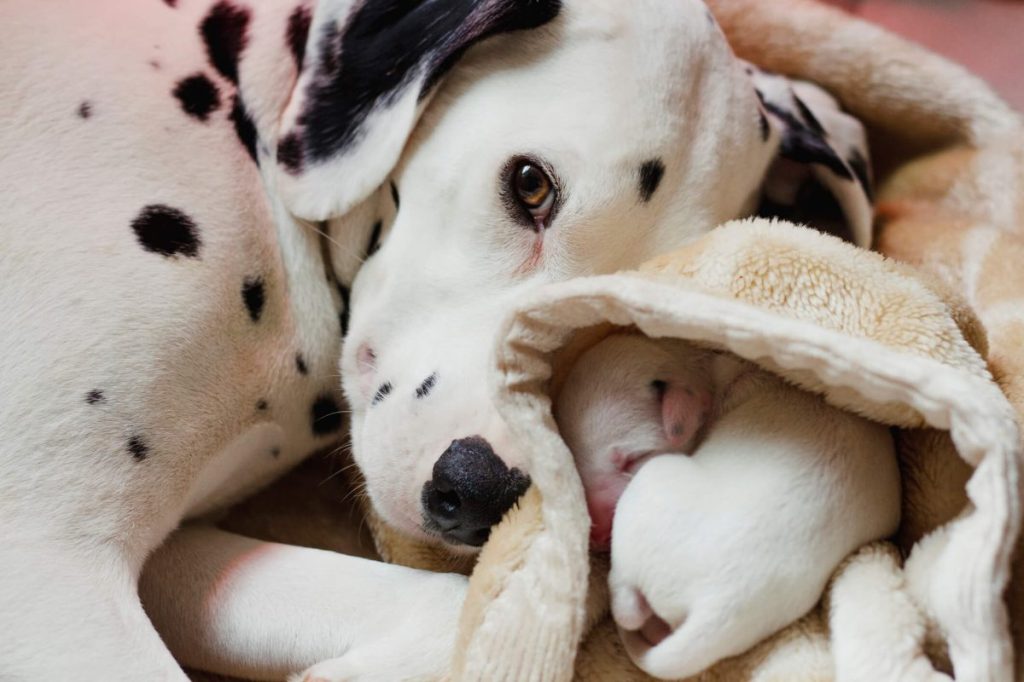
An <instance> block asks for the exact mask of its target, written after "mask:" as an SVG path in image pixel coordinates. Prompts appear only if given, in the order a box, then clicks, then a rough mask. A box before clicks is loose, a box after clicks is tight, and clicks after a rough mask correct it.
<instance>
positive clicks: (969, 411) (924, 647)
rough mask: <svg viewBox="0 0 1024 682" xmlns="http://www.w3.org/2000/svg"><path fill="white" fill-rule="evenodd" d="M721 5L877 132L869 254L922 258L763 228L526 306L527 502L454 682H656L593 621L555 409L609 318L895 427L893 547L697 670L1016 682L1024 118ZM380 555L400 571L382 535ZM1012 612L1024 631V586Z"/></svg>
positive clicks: (813, 18) (516, 388)
mask: <svg viewBox="0 0 1024 682" xmlns="http://www.w3.org/2000/svg"><path fill="white" fill-rule="evenodd" d="M709 4H710V5H711V6H712V9H713V10H714V11H715V13H716V16H717V18H718V19H719V21H720V23H721V25H722V27H723V29H724V30H725V32H726V34H727V35H728V37H729V38H730V41H731V42H732V43H733V45H734V47H735V49H736V50H737V53H738V54H739V56H741V57H743V58H745V59H748V60H750V61H752V62H754V63H757V64H758V65H760V66H762V67H765V68H768V69H771V70H776V71H779V72H782V73H784V74H786V75H789V76H794V77H798V78H803V79H807V80H811V81H815V82H817V83H819V84H821V85H824V86H825V87H827V88H828V89H830V90H831V91H832V92H833V93H835V94H836V95H838V97H839V99H840V100H841V102H842V103H843V105H844V107H845V108H847V109H848V110H849V111H851V113H853V114H855V115H857V116H858V117H860V118H861V119H862V120H863V121H864V122H865V124H866V125H867V126H868V127H869V130H870V134H871V139H872V143H873V149H872V152H873V155H874V158H875V159H876V168H875V171H876V173H877V174H878V177H879V179H880V187H881V193H880V204H879V206H880V219H879V225H878V228H879V232H878V234H877V235H876V242H877V246H878V247H879V248H880V249H881V250H882V251H883V252H885V253H888V254H891V255H892V256H893V257H895V258H899V259H900V260H904V261H907V262H910V263H913V264H915V265H917V266H919V267H918V269H916V270H912V269H911V268H910V267H908V266H901V265H897V264H896V263H894V262H892V261H887V260H884V259H883V258H882V257H880V256H878V255H876V254H870V253H867V252H858V251H857V250H855V249H854V248H853V247H851V246H849V245H846V244H843V243H840V242H838V241H836V240H833V239H832V238H828V237H825V236H823V235H820V234H818V233H815V232H812V231H810V230H806V229H802V228H798V227H795V226H790V225H785V224H767V223H764V222H762V221H754V222H749V223H734V224H729V225H726V226H723V227H721V228H719V229H718V230H716V231H715V232H714V233H712V234H711V235H709V236H707V237H706V238H705V239H703V240H702V241H700V242H698V243H697V244H694V245H693V246H692V247H690V248H688V249H685V250H684V251H682V252H679V253H675V254H670V255H668V256H666V257H665V258H662V259H659V260H657V261H656V262H653V263H650V264H648V266H647V267H645V268H644V269H643V270H642V271H641V272H635V273H621V274H618V275H613V276H606V277H599V278H593V279H585V280H578V281H573V282H568V283H564V284H560V285H556V286H553V287H550V288H548V289H545V290H543V291H540V292H537V293H536V294H535V295H534V296H532V297H531V298H530V299H529V300H528V301H525V302H524V303H523V305H522V306H521V308H520V310H518V311H517V312H516V313H515V314H514V315H513V316H512V317H511V318H510V319H509V321H508V325H507V328H506V334H505V335H504V336H503V337H502V338H501V340H500V342H499V344H498V346H497V350H496V364H495V371H494V376H493V382H494V386H495V402H496V404H497V406H498V408H499V410H500V411H501V413H502V415H503V416H504V418H505V419H506V420H507V422H508V424H509V426H510V428H511V429H512V430H513V432H514V433H515V434H516V437H517V438H518V439H519V441H520V443H521V446H522V447H523V449H524V450H525V451H528V452H530V453H531V455H532V466H531V469H530V470H531V474H532V476H533V481H534V487H533V488H532V489H531V492H530V493H529V494H528V496H527V497H526V498H525V499H524V500H523V501H522V504H521V507H520V509H518V510H516V511H514V512H513V513H512V514H510V516H509V518H507V519H506V521H505V522H504V524H503V525H502V526H501V527H499V529H497V530H496V532H495V533H494V535H493V536H492V540H491V542H490V543H489V544H488V546H487V547H486V548H485V549H484V552H483V554H482V556H481V558H480V562H479V564H478V566H477V568H476V570H475V572H474V574H473V578H472V581H471V591H470V597H469V598H468V600H467V604H466V608H465V612H464V614H463V620H462V624H461V633H460V646H459V648H458V652H457V655H456V660H455V661H454V662H453V671H452V678H453V679H460V680H462V679H464V680H525V679H552V680H558V679H563V680H567V679H571V678H573V676H575V677H576V678H577V679H580V680H588V681H589V680H630V679H638V680H639V679H647V678H646V677H645V676H643V675H642V674H640V673H639V672H638V671H636V669H635V668H634V667H633V666H632V665H631V664H630V663H629V661H628V659H627V658H626V657H625V654H624V652H623V651H622V650H621V648H620V647H619V646H618V643H617V640H616V639H615V635H614V630H613V629H612V627H611V625H610V623H609V621H608V619H607V617H606V615H605V610H604V609H605V606H606V598H607V597H606V594H605V593H604V589H603V579H604V574H603V568H602V567H601V566H595V567H594V569H595V570H593V571H590V570H589V569H590V564H589V562H588V558H587V547H586V538H587V526H588V520H587V516H586V511H585V508H584V505H583V497H582V490H581V488H580V484H579V481H578V479H577V477H576V475H575V473H574V470H573V468H572V465H571V457H570V454H569V453H568V451H567V450H566V448H565V446H564V444H563V443H562V441H561V439H560V438H559V436H558V433H557V429H556V427H555V425H554V423H553V421H552V418H551V410H550V406H551V396H552V395H553V394H554V392H555V391H557V388H558V379H559V376H560V375H561V374H562V373H564V371H565V369H566V367H567V366H569V364H570V363H571V362H572V359H573V358H574V357H575V355H576V354H577V353H578V352H579V351H580V350H581V349H582V348H585V347H586V346H587V345H588V344H590V343H593V342H594V341H595V340H596V339H597V338H600V336H601V335H602V334H604V333H606V332H607V329H608V328H609V326H617V327H624V326H632V327H636V328H638V329H639V330H640V331H641V332H643V333H645V334H648V335H650V336H672V337H677V338H683V339H690V340H693V341H696V342H700V343H703V344H706V345H709V346H712V347H716V348H720V349H723V350H727V351H731V352H733V353H735V354H737V355H739V356H741V357H744V358H747V359H749V360H751V361H753V362H756V363H757V364H759V365H761V366H762V367H764V368H766V369H768V370H770V371H774V372H776V373H778V374H780V375H782V376H783V377H786V378H787V379H789V380H790V381H792V382H794V383H796V384H797V385H799V386H801V387H803V388H805V389H806V390H809V391H813V392H816V393H820V394H822V395H824V396H825V397H826V399H827V400H828V401H830V402H831V403H832V404H834V405H836V406H838V407H841V408H844V409H849V410H852V411H855V412H858V413H860V414H862V415H864V416H867V417H869V418H871V419H875V420H877V421H880V422H882V423H886V424H890V425H892V426H894V427H898V430H897V431H895V434H896V438H897V445H898V450H899V456H900V460H901V461H900V464H901V469H902V473H903V481H904V498H905V499H904V521H903V524H902V527H901V530H900V532H899V534H898V535H897V537H896V538H894V542H893V543H879V544H877V545H874V546H870V547H867V548H864V549H863V550H862V551H861V552H859V553H858V554H856V555H855V556H853V557H851V558H850V559H849V560H848V561H847V562H846V563H845V564H844V565H843V566H842V567H841V568H840V569H839V571H838V572H837V573H836V575H835V577H834V579H833V581H832V583H831V585H830V587H829V589H828V591H827V593H826V595H825V597H824V599H823V601H822V604H821V608H820V609H818V610H817V611H815V612H812V613H811V614H809V615H808V616H807V617H806V618H805V619H804V620H803V621H801V622H800V623H798V624H796V625H794V626H792V627H790V628H788V629H787V630H785V631H783V632H782V633H780V634H779V635H777V636H776V637H774V638H772V640H770V641H768V642H765V643H764V644H762V645H760V646H759V647H756V648H755V649H754V650H752V651H751V652H748V653H747V654H745V655H743V656H739V657H737V658H735V659H731V660H729V661H725V662H723V663H721V664H719V665H718V666H716V667H715V668H714V669H712V670H710V671H708V672H707V673H705V674H704V675H702V676H701V679H704V680H865V681H872V682H873V681H876V680H890V679H892V680H908V679H909V680H941V679H949V675H951V674H952V672H953V670H955V675H956V679H957V680H977V681H979V682H981V681H998V680H1010V679H1013V677H1014V646H1013V643H1012V638H1011V634H1010V624H1009V618H1008V611H1007V608H1006V602H1004V599H1003V594H1004V589H1005V588H1006V587H1007V585H1008V584H1009V582H1010V575H1011V573H1010V569H1011V560H1012V558H1013V556H1014V552H1015V541H1016V538H1017V535H1018V526H1019V523H1020V514H1021V507H1020V500H1021V490H1020V480H1019V463H1020V458H1021V454H1022V453H1021V450H1022V446H1021V437H1020V433H1019V431H1018V429H1017V426H1016V419H1017V416H1018V415H1021V414H1024V300H1022V297H1024V276H1022V274H1021V272H1022V267H1021V264H1022V263H1024V258H1022V256H1024V244H1022V241H1021V240H1022V239H1024V132H1022V130H1024V127H1022V123H1021V119H1020V117H1019V116H1018V115H1017V114H1015V113H1014V112H1012V111H1011V110H1009V109H1008V108H1007V107H1006V106H1005V105H1004V104H1003V103H1002V102H1001V101H1000V100H999V99H998V98H997V97H996V96H995V95H994V94H992V92H991V91H990V90H989V89H988V88H987V87H986V86H985V85H984V84H982V83H981V82H980V81H978V80H977V79H975V78H974V77H972V76H970V75H969V74H967V73H966V72H965V71H963V70H962V69H961V68H959V67H957V66H955V65H953V64H950V63H948V62H946V61H944V60H942V59H940V58H938V57H936V56H934V55H932V54H930V53H928V52H926V51H924V50H921V49H919V48H916V47H913V46H911V45H908V44H906V43H904V42H903V41H901V40H899V39H897V38H894V37H893V36H890V35H889V34H887V33H885V32H883V31H881V30H880V29H877V28H875V27H873V26H870V25H868V24H865V23H863V22H860V21H858V20H855V19H852V18H850V17H848V16H846V15H844V14H842V13H840V12H837V11H834V10H830V9H828V8H825V7H822V6H819V5H817V4H816V3H813V2H810V1H809V0H780V1H776V2H763V0H761V1H759V0H718V1H717V2H711V3H709ZM979 318H980V319H979ZM986 332H987V341H986ZM990 370H991V372H990ZM993 372H994V374H995V379H996V380H995V381H994V380H993V377H992V373H993ZM997 382H998V383H997ZM1000 388H1001V389H1002V390H1000ZM1008 398H1009V399H1008ZM1011 401H1012V404H1011ZM1015 411H1016V414H1015ZM378 542H379V544H380V546H381V547H382V548H383V549H384V553H385V554H387V555H390V556H391V558H393V559H396V560H402V557H403V555H404V554H405V552H404V551H402V550H397V551H392V550H389V549H388V548H389V542H388V537H387V534H386V532H380V533H378ZM1017 554H1018V555H1020V552H1019V551H1018V552H1017ZM418 563H419V562H418ZM421 565H422V564H421ZM588 579H589V583H588ZM588 584H589V586H590V592H589V599H588V590H587V588H588ZM1008 600H1009V605H1010V612H1011V613H1012V614H1013V615H1015V616H1016V620H1021V619H1024V603H1022V600H1021V591H1020V590H1018V589H1016V588H1014V589H1011V590H1010V591H1009V597H1008ZM577 645H579V647H580V648H579V649H578V651H577Z"/></svg>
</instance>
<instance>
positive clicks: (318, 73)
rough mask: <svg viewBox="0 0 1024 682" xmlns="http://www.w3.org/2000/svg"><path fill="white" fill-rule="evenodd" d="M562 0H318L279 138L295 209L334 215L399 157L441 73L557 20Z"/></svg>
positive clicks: (280, 161) (281, 184)
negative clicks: (510, 34) (500, 36)
mask: <svg viewBox="0 0 1024 682" xmlns="http://www.w3.org/2000/svg"><path fill="white" fill-rule="evenodd" d="M560 9H561V0H319V1H318V2H317V3H316V9H315V10H314V12H313V17H312V22H311V24H310V27H309V33H308V37H307V40H306V47H305V52H304V55H305V56H304V59H303V63H302V67H301V70H300V72H299V76H298V80H297V82H296V86H295V90H294V92H293V93H292V97H291V100H290V101H289V103H288V106H287V108H286V109H285V112H284V116H283V117H282V120H281V125H280V128H279V133H278V135H277V144H276V164H277V166H276V169H275V171H276V173H275V175H276V178H277V190H278V192H279V193H280V195H281V196H282V198H283V199H284V201H285V204H286V205H287V206H288V208H289V209H290V210H291V211H292V212H293V213H294V214H295V215H297V216H299V217H302V218H306V219H309V220H323V219H326V218H329V217H332V216H337V215H340V214H342V213H344V212H345V211H347V210H348V209H349V208H350V207H352V206H353V205H355V204H356V203H358V202H359V201H360V200H362V199H363V198H365V197H366V196H368V195H369V194H370V193H371V192H373V190H375V189H376V188H377V187H378V186H379V185H380V184H381V183H382V182H383V181H384V180H385V179H386V177H387V175H388V174H389V173H390V172H391V170H392V168H393V167H394V165H395V164H396V163H397V161H398V158H399V155H400V153H401V151H402V148H403V147H404V146H405V142H406V139H407V138H408V137H409V135H410V133H411V132H412V130H413V127H414V126H415V125H416V121H417V120H418V118H419V116H420V113H421V112H422V111H423V109H424V107H425V105H426V103H427V100H428V99H429V96H430V94H431V93H432V92H433V91H434V89H435V88H436V86H437V85H438V83H439V81H440V79H441V78H442V77H443V76H444V74H445V73H446V72H447V71H448V70H449V69H450V68H451V67H452V65H453V64H454V63H455V62H456V61H457V60H458V58H459V57H460V56H461V55H462V53H463V52H465V51H466V50H467V49H468V48H469V47H471V46H472V45H474V44H475V43H477V42H479V41H481V40H483V39H484V38H487V37H489V36H492V35H495V34H497V33H503V32H507V31H515V30H521V29H528V28H535V27H538V26H541V25H543V24H545V23H547V22H549V21H551V20H552V19H554V18H555V17H556V16H557V15H558V13H559V11H560Z"/></svg>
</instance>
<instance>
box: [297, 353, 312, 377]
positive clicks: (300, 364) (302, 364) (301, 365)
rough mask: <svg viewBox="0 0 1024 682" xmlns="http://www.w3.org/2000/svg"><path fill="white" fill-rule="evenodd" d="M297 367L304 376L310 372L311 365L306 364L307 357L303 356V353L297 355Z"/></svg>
mask: <svg viewBox="0 0 1024 682" xmlns="http://www.w3.org/2000/svg"><path fill="white" fill-rule="evenodd" d="M295 369H297V370H299V374H301V375H302V376H306V375H307V374H309V367H307V366H306V358H304V357H302V353H298V354H297V355H296V356H295Z"/></svg>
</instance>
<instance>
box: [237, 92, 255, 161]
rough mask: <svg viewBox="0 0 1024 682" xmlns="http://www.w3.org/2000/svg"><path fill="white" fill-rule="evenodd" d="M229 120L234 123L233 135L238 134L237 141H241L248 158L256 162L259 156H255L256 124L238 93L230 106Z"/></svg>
mask: <svg viewBox="0 0 1024 682" xmlns="http://www.w3.org/2000/svg"><path fill="white" fill-rule="evenodd" d="M231 122H232V123H234V125H235V135H237V136H238V141H239V142H241V143H242V146H243V147H245V151H246V152H248V153H249V158H251V159H252V160H253V161H254V162H255V163H257V164H258V163H259V158H258V157H257V156H256V125H255V124H254V123H253V122H252V119H251V118H249V112H248V111H246V110H245V104H244V103H243V102H242V98H241V97H239V96H238V95H235V101H234V103H233V104H232V106H231Z"/></svg>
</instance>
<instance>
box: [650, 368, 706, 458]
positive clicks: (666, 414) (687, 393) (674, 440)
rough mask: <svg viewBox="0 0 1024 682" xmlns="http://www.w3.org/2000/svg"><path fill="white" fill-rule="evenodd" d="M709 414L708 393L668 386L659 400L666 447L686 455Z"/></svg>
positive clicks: (679, 385)
mask: <svg viewBox="0 0 1024 682" xmlns="http://www.w3.org/2000/svg"><path fill="white" fill-rule="evenodd" d="M710 411H711V392H710V391H707V390H699V389H695V388H692V387H690V386H688V385H686V384H674V383H670V384H668V386H667V387H666V388H665V394H664V395H663V396H662V398H661V423H662V428H663V429H665V438H666V439H668V443H669V446H670V447H671V448H672V449H673V450H675V451H677V452H686V453H689V452H690V450H691V449H692V445H693V440H694V438H696V436H697V432H698V431H700V429H701V427H702V426H703V425H704V422H705V421H707V418H708V413H709V412H710Z"/></svg>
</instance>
